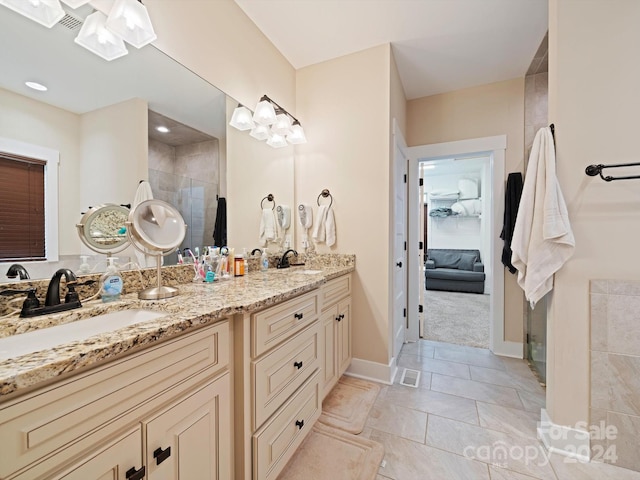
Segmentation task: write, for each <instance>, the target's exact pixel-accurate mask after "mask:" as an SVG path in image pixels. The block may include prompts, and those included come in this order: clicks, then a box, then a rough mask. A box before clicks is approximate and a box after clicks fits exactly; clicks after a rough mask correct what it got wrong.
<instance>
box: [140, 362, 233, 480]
mask: <svg viewBox="0 0 640 480" xmlns="http://www.w3.org/2000/svg"><path fill="white" fill-rule="evenodd" d="M230 392H231V380H230V374H229V373H228V372H227V373H225V374H224V375H223V376H222V377H220V378H218V379H217V380H215V381H213V382H211V383H209V384H207V385H205V386H204V387H202V388H200V389H198V390H196V391H195V392H191V393H189V394H187V395H185V396H184V397H182V398H181V399H180V400H178V401H177V402H175V403H174V404H173V405H171V406H170V407H169V408H167V409H165V410H164V411H162V412H160V413H159V414H158V415H156V416H154V417H153V418H151V419H149V420H147V421H145V422H143V424H144V425H145V426H146V448H145V452H146V460H147V463H146V465H147V479H148V480H212V479H220V480H227V479H229V478H231V423H230V421H231V407H230Z"/></svg>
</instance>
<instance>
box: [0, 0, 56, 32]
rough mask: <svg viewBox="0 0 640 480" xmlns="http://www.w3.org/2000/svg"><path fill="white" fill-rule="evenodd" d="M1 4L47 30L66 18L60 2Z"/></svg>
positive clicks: (21, 0) (42, 0)
mask: <svg viewBox="0 0 640 480" xmlns="http://www.w3.org/2000/svg"><path fill="white" fill-rule="evenodd" d="M0 4H2V5H4V6H6V7H8V8H10V9H11V10H13V11H14V12H17V13H19V14H20V15H24V16H25V17H27V18H29V19H31V20H33V21H34V22H38V23H39V24H40V25H44V26H45V27H47V28H51V27H53V26H54V25H55V24H56V23H58V21H60V19H61V18H62V17H64V10H63V9H62V5H60V2H59V1H58V0H2V1H0Z"/></svg>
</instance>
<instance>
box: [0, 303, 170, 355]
mask: <svg viewBox="0 0 640 480" xmlns="http://www.w3.org/2000/svg"><path fill="white" fill-rule="evenodd" d="M165 315H167V313H166V312H154V311H151V310H143V309H133V310H119V311H117V312H112V313H105V314H102V315H96V316H95V317H91V318H87V319H85V320H77V321H75V322H71V323H65V324H64V325H56V326H54V327H48V328H42V329H40V330H34V331H32V332H27V333H21V334H18V335H11V336H9V337H5V338H0V361H2V360H7V359H9V358H16V357H19V356H21V355H27V354H29V353H33V352H39V351H41V350H47V349H49V348H53V347H56V346H58V345H64V344H66V343H71V342H76V341H79V340H84V339H87V338H89V337H92V336H94V335H99V334H101V333H106V332H111V331H113V330H118V329H120V328H123V327H127V326H130V325H135V324H137V323H142V322H147V321H149V320H154V319H156V318H159V317H164V316H165Z"/></svg>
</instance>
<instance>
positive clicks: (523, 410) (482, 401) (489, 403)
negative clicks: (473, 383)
mask: <svg viewBox="0 0 640 480" xmlns="http://www.w3.org/2000/svg"><path fill="white" fill-rule="evenodd" d="M475 402H476V408H478V403H484V404H486V405H497V404H495V403H491V402H486V401H484V400H476V401H475ZM498 406H499V407H503V408H507V409H511V410H518V411H521V412H526V413H534V414H536V415H539V412H533V411H531V410H527V409H526V408H515V407H508V406H506V405H498ZM478 418H480V410H478Z"/></svg>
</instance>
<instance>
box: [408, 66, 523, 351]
mask: <svg viewBox="0 0 640 480" xmlns="http://www.w3.org/2000/svg"><path fill="white" fill-rule="evenodd" d="M504 134H506V135H507V151H506V165H505V174H509V173H511V172H518V171H519V172H522V171H524V77H523V78H516V79H513V80H507V81H504V82H497V83H491V84H488V85H481V86H479V87H472V88H466V89H464V90H457V91H454V92H449V93H443V94H440V95H433V96H430V97H423V98H418V99H415V100H409V101H408V102H407V143H408V145H409V146H416V145H428V144H432V143H442V142H451V141H456V140H465V139H469V138H480V137H490V136H493V135H504ZM504 289H505V292H504V297H505V301H504V303H505V305H504V309H505V311H504V313H505V338H504V339H505V340H506V341H512V342H522V341H523V331H524V326H523V315H524V302H523V294H522V290H521V289H520V287H518V284H517V282H516V277H515V276H514V275H510V274H508V273H507V274H505V288H504Z"/></svg>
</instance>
